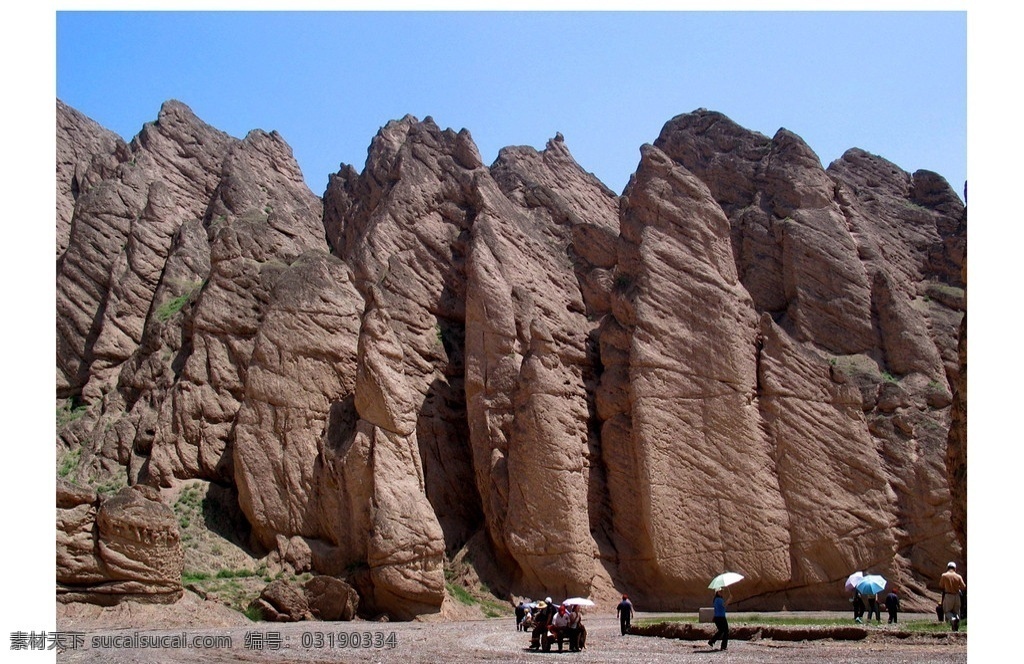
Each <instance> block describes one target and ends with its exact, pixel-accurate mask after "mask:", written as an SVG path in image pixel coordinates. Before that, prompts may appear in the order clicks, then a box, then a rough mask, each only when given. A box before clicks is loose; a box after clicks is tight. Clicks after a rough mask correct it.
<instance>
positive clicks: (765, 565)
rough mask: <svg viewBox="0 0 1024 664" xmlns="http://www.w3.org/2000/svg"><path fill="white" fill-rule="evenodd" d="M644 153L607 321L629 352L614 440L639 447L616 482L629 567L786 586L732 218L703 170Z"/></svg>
mask: <svg viewBox="0 0 1024 664" xmlns="http://www.w3.org/2000/svg"><path fill="white" fill-rule="evenodd" d="M641 153H642V156H641V161H640V166H639V168H638V170H637V173H636V175H634V176H633V179H632V180H631V181H630V183H629V186H627V188H626V191H625V193H624V194H623V200H622V227H621V235H620V239H619V255H618V267H617V270H616V285H617V291H616V294H615V295H614V296H613V299H612V303H613V304H612V311H613V314H614V319H613V320H609V321H608V324H607V327H606V329H605V330H604V336H606V337H607V341H606V342H605V344H606V346H607V347H609V349H610V352H609V353H608V356H609V360H613V361H614V362H616V363H620V364H618V366H615V368H614V370H609V371H608V372H606V374H605V377H606V379H607V380H608V381H609V382H615V383H620V386H614V389H615V392H616V393H617V396H618V397H619V399H618V400H617V402H616V403H614V404H608V405H607V406H606V408H605V413H604V416H605V417H606V418H607V420H608V421H607V422H606V427H605V441H606V442H611V440H612V439H618V440H615V443H614V445H615V448H616V449H617V450H620V451H621V453H622V454H623V456H628V457H629V459H628V461H627V462H626V463H625V464H623V467H622V468H619V469H616V472H615V480H614V482H613V483H612V509H613V514H618V513H619V512H620V510H621V512H622V513H623V514H624V518H621V519H617V522H616V528H615V530H616V534H617V538H616V541H617V542H622V543H623V548H625V549H626V550H628V551H629V552H630V555H629V556H628V557H626V556H624V557H623V560H622V566H623V571H626V570H629V576H630V577H632V578H631V581H632V583H633V584H634V585H636V586H637V587H638V588H642V589H647V588H654V587H661V588H666V589H671V591H670V593H671V594H672V595H685V596H691V597H696V596H698V595H699V594H700V593H701V592H704V591H705V590H706V588H707V580H708V579H710V578H711V577H714V576H715V575H716V572H715V570H720V569H745V570H749V571H750V574H749V575H748V576H750V578H751V579H753V580H754V581H753V583H754V584H756V586H757V589H756V591H767V590H774V589H778V588H781V587H783V586H784V585H785V584H786V582H787V581H788V580H789V578H790V576H791V574H790V559H789V550H790V549H789V546H790V534H789V528H788V522H789V518H788V515H787V513H786V510H785V506H784V503H783V500H782V496H781V493H780V488H779V482H778V478H777V477H776V475H775V463H774V462H775V460H774V459H773V458H772V450H771V448H770V447H769V444H768V440H767V438H766V436H765V435H764V432H763V431H762V429H761V427H760V426H759V424H760V421H759V415H758V404H757V390H756V380H757V374H756V362H757V358H756V346H755V339H756V335H757V318H756V315H755V313H754V310H753V308H752V306H751V304H752V303H751V301H750V297H749V295H748V294H747V293H746V291H745V290H744V289H743V287H742V286H741V284H740V283H739V279H738V278H737V274H736V266H735V263H734V262H733V258H732V252H731V250H730V244H729V222H728V219H727V218H726V217H725V215H724V214H723V213H722V211H721V209H720V208H719V206H718V205H717V204H716V203H715V201H714V199H713V198H712V196H711V192H710V191H709V190H708V189H707V187H706V186H705V185H703V184H702V183H701V182H700V181H699V180H698V179H697V178H696V177H694V176H693V175H692V174H691V173H689V172H687V171H686V170H685V169H684V168H682V167H680V166H678V165H676V164H674V163H673V162H672V161H671V160H670V159H669V158H668V156H667V155H666V154H665V153H664V152H662V151H661V150H659V149H658V148H655V147H651V146H646V147H645V148H644V149H643V150H642V151H641ZM602 341H604V339H602ZM606 362H608V360H606ZM622 382H624V383H625V384H624V385H621V383H622ZM612 387H613V386H609V391H611V389H612ZM613 458H614V457H613ZM611 463H612V460H611V459H610V460H609V464H611ZM637 521H639V523H636V522H637ZM641 525H643V526H644V527H643V528H640V529H638V528H637V527H638V526H641ZM638 533H639V534H640V535H639V536H638Z"/></svg>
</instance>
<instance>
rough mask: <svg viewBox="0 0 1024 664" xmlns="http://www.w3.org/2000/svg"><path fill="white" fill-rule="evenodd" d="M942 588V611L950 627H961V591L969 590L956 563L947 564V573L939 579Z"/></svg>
mask: <svg viewBox="0 0 1024 664" xmlns="http://www.w3.org/2000/svg"><path fill="white" fill-rule="evenodd" d="M939 586H941V588H942V613H943V615H944V616H945V619H946V622H947V623H949V626H950V628H951V629H952V630H953V631H954V632H956V631H959V629H960V593H961V592H963V591H964V590H967V584H966V583H964V578H963V577H962V576H960V575H959V574H957V573H956V563H954V562H950V563H949V564H948V565H946V573H945V574H943V575H942V577H941V578H940V579H939Z"/></svg>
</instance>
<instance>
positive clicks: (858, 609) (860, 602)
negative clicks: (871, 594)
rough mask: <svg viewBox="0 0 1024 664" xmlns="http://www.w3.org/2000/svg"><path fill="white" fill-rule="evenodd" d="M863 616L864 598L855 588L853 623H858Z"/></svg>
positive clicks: (869, 618) (869, 617)
mask: <svg viewBox="0 0 1024 664" xmlns="http://www.w3.org/2000/svg"><path fill="white" fill-rule="evenodd" d="M863 615H864V598H863V597H862V596H861V594H860V591H859V590H857V589H856V588H854V589H853V622H855V623H860V622H861V619H860V618H861V616H863ZM868 620H871V616H870V615H869V616H868Z"/></svg>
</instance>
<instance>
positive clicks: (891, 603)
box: [885, 586, 900, 625]
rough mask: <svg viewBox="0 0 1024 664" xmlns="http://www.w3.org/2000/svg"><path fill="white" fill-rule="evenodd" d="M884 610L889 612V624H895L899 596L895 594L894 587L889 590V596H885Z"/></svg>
mask: <svg viewBox="0 0 1024 664" xmlns="http://www.w3.org/2000/svg"><path fill="white" fill-rule="evenodd" d="M885 610H886V611H888V612H889V624H890V625H894V624H896V622H897V620H896V614H897V613H899V610H900V596H899V595H897V594H896V587H895V586H894V587H892V588H889V594H888V595H886V596H885Z"/></svg>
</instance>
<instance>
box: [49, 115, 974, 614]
mask: <svg viewBox="0 0 1024 664" xmlns="http://www.w3.org/2000/svg"><path fill="white" fill-rule="evenodd" d="M57 113H58V138H59V140H58V167H57V190H58V208H57V227H58V246H57V254H58V259H57V261H58V265H57V268H58V269H57V286H58V288H57V321H56V323H57V335H58V346H57V386H56V388H57V393H56V396H57V399H58V419H59V421H58V441H57V445H58V456H59V459H60V468H59V474H60V475H61V476H62V477H67V478H68V479H71V480H74V481H76V482H78V483H79V484H80V485H86V484H90V483H91V484H93V485H97V484H100V485H102V486H100V489H101V490H109V489H110V488H111V487H114V486H120V485H123V484H131V485H140V486H145V485H149V486H152V487H172V486H174V485H176V484H177V483H180V482H182V481H186V480H192V479H201V480H205V481H208V482H213V483H217V484H220V485H222V486H225V487H227V488H228V491H229V492H230V493H231V495H234V496H236V497H237V502H238V506H239V507H240V508H241V513H243V514H244V518H245V519H246V521H247V526H248V528H249V530H248V532H250V533H251V542H250V543H249V545H250V548H251V551H252V555H253V556H257V557H258V556H263V555H265V554H267V553H269V554H270V556H271V557H272V558H274V560H276V561H279V562H280V563H281V564H284V565H287V566H289V567H291V568H292V569H293V570H295V571H312V572H318V573H320V574H323V575H327V576H334V577H344V578H345V579H347V580H348V581H349V582H350V583H351V585H352V587H353V588H355V589H356V590H357V591H358V592H359V595H360V597H359V602H358V605H359V610H360V611H363V612H366V613H367V614H369V615H376V614H378V613H381V612H386V613H388V614H390V615H391V616H392V617H396V618H401V619H406V618H411V617H414V616H417V615H423V614H431V613H437V612H439V611H441V608H442V605H443V603H444V602H445V598H446V596H447V595H448V593H449V591H448V590H447V588H446V583H447V580H448V576H446V570H450V569H451V566H452V564H453V560H456V559H458V560H467V559H468V560H470V561H471V565H472V566H473V567H474V568H475V569H476V572H477V573H478V574H479V576H480V578H481V579H482V580H483V581H484V582H486V583H487V584H488V585H489V587H490V588H491V589H492V591H494V592H495V593H497V594H498V595H499V596H503V597H508V596H511V595H530V596H535V597H536V596H545V595H552V596H555V595H558V596H567V595H585V594H591V595H594V596H597V597H611V596H612V595H613V594H614V593H615V592H616V589H618V590H619V591H622V590H626V591H629V592H630V593H631V594H633V595H634V596H635V597H636V598H637V600H638V601H639V602H642V603H643V605H644V606H645V608H649V609H657V608H665V609H669V608H671V609H678V608H679V607H680V606H681V605H682V606H690V607H695V606H697V605H699V604H700V603H702V602H705V601H706V594H707V591H706V587H707V582H708V580H709V579H710V578H711V577H712V576H714V575H715V574H717V573H719V572H721V571H724V570H725V569H729V570H734V571H740V572H741V573H743V574H744V575H745V576H746V577H747V581H746V582H745V583H744V586H743V587H742V589H741V591H739V592H738V593H737V595H738V597H739V598H742V603H741V604H740V606H741V607H749V608H764V609H770V608H779V607H782V606H787V607H789V608H807V609H810V608H824V607H829V608H837V607H838V608H841V607H843V606H844V598H843V592H842V580H844V579H845V577H846V576H847V575H848V574H850V573H851V572H852V571H854V570H857V569H865V568H868V569H870V570H871V571H874V572H878V573H882V574H884V575H886V576H887V577H888V578H890V579H891V580H892V581H893V582H894V583H897V584H898V585H900V586H901V588H902V589H903V595H904V597H905V602H906V603H907V605H908V606H913V605H914V603H915V602H918V603H920V604H921V605H922V606H923V601H924V599H925V598H927V597H929V596H930V593H932V592H933V591H934V580H933V579H934V578H935V577H936V570H940V571H941V568H942V566H943V565H944V563H945V561H947V560H948V559H950V558H954V559H955V558H958V557H961V558H962V557H963V556H965V555H966V552H965V551H963V547H964V546H965V545H966V540H965V538H964V537H963V534H964V532H965V530H964V525H963V524H964V516H963V515H964V514H965V509H964V508H965V504H966V496H965V494H964V492H963V491H962V486H963V482H961V481H959V480H958V478H959V477H961V476H963V474H964V473H966V460H965V459H966V457H965V455H960V456H957V455H958V452H956V450H960V449H965V445H964V444H963V442H958V441H961V439H958V438H956V436H955V434H950V421H951V417H954V416H955V417H956V418H958V419H957V420H956V421H957V422H961V421H962V422H963V425H962V426H963V427H965V426H966V425H965V422H966V420H965V405H957V406H956V408H955V409H954V408H951V404H953V401H954V400H953V390H952V388H953V386H957V385H960V384H961V383H962V380H963V374H964V373H965V371H966V369H965V360H963V359H962V357H961V355H960V354H958V352H960V351H958V335H959V334H960V330H961V325H962V324H964V325H965V323H962V321H964V320H965V318H964V311H965V298H964V292H965V286H966V284H965V275H966V270H965V268H964V262H965V256H966V250H965V245H966V210H965V208H964V206H963V204H962V203H961V202H960V200H959V198H957V197H956V195H955V194H954V193H953V192H952V190H951V189H950V188H949V186H948V184H946V182H945V181H944V180H943V179H942V178H941V177H939V176H938V175H936V174H934V173H929V172H924V171H920V172H917V173H914V174H909V173H906V172H904V171H902V170H900V169H899V168H897V167H896V166H894V165H893V164H890V163H889V162H887V161H885V160H884V159H882V158H880V157H877V156H874V155H870V154H868V153H865V152H863V151H860V150H850V151H849V152H847V153H846V154H845V155H844V156H843V157H842V158H841V159H839V160H837V161H836V162H835V163H833V164H831V165H830V166H829V167H828V168H827V169H825V168H822V165H821V163H820V161H819V160H818V157H817V156H816V155H815V154H814V153H813V152H812V151H811V150H810V148H809V147H808V146H807V145H806V144H805V143H804V142H803V141H802V140H801V139H800V138H799V137H798V136H797V135H795V134H793V133H792V132H789V131H786V130H780V131H779V132H778V133H777V134H776V135H775V136H774V137H772V138H768V137H766V136H763V135H760V134H757V133H756V132H751V131H748V130H746V129H743V128H742V127H739V126H738V125H736V124H735V123H733V122H731V121H730V120H729V119H728V118H726V117H724V116H722V115H721V114H718V113H712V112H708V111H704V110H699V111H696V112H694V113H691V114H687V115H682V116H679V117H677V118H674V119H672V120H671V121H669V122H668V123H667V124H666V125H665V128H664V129H663V131H662V133H661V135H660V136H659V137H658V138H657V140H655V141H654V143H653V145H646V146H643V147H642V149H641V159H640V163H639V165H638V167H637V170H636V173H635V175H634V176H633V177H632V179H631V181H630V183H629V185H628V186H627V188H626V190H625V191H624V192H623V194H622V196H621V197H620V196H616V195H615V194H614V192H612V191H610V190H608V188H607V187H605V186H604V185H603V184H602V183H601V182H600V181H598V180H597V179H596V178H595V177H594V176H593V175H591V174H589V173H587V172H586V171H585V170H583V169H582V168H581V167H580V166H579V165H578V164H577V163H576V162H575V161H574V159H573V158H572V156H571V154H570V152H569V150H568V148H567V146H566V143H565V141H564V139H563V138H562V136H561V135H558V136H555V137H554V138H553V139H552V140H551V141H549V142H548V144H547V145H546V146H545V148H544V150H542V151H537V150H534V149H532V148H526V147H514V148H506V149H504V150H502V151H501V152H500V154H499V155H498V158H497V159H496V161H495V162H494V163H493V164H491V165H490V166H487V165H485V164H483V163H482V161H481V158H480V155H479V153H478V151H477V149H476V146H475V145H474V143H473V140H472V137H471V136H470V134H469V133H468V132H467V131H465V130H463V131H461V132H454V131H452V130H442V129H441V128H439V127H438V126H437V125H436V124H435V123H434V122H433V120H432V119H431V118H426V119H424V120H423V121H419V120H417V119H415V118H412V117H405V118H402V119H401V120H397V121H392V122H389V123H388V124H387V125H386V126H384V127H382V128H381V130H380V132H379V133H378V134H377V136H376V137H374V138H373V140H372V141H371V144H370V148H369V150H368V156H367V161H366V164H365V166H364V168H363V169H362V171H357V170H356V169H355V168H353V167H352V166H342V168H341V169H340V170H339V171H338V172H337V173H335V174H333V175H332V176H331V178H330V183H329V185H328V187H327V190H326V192H324V194H323V196H322V197H319V196H317V195H315V194H313V193H312V192H310V191H309V190H308V188H307V187H306V185H305V184H304V181H303V178H302V175H301V173H300V171H299V169H298V166H297V164H296V163H295V160H294V158H293V157H292V155H291V151H290V149H289V148H288V146H287V144H286V143H285V142H284V140H283V139H282V138H281V137H280V136H279V135H277V134H276V133H266V132H263V131H259V130H255V131H252V132H250V133H249V135H248V136H246V137H245V138H243V139H237V138H233V137H230V136H227V135H225V134H223V133H222V132H220V131H218V130H216V129H214V128H212V127H209V126H208V125H206V124H205V123H203V122H202V121H201V120H200V119H198V118H196V117H195V116H194V115H193V114H192V112H191V111H190V110H189V109H188V108H187V107H186V106H184V105H183V104H180V103H178V102H168V103H166V104H165V105H164V106H163V108H162V109H161V110H160V113H159V116H158V118H157V120H156V122H154V123H151V124H148V125H146V126H145V127H144V128H143V130H142V131H141V132H140V133H139V135H138V136H137V137H135V138H134V139H133V140H132V141H131V142H130V143H125V142H124V141H121V140H120V139H118V138H117V137H115V136H113V135H111V134H109V132H105V131H104V130H102V129H100V128H99V127H98V126H96V125H95V123H93V122H91V121H90V120H88V119H87V118H84V116H81V114H79V113H77V112H75V111H74V110H73V109H70V108H69V107H67V106H65V105H64V104H61V103H59V102H58V108H57ZM62 229H66V230H62ZM64 236H66V237H67V240H66V242H65V241H63V240H62V239H61V238H62V237H64ZM964 385H965V384H964ZM957 394H958V402H957V403H958V404H960V401H959V400H963V404H965V403H966V402H965V395H964V393H963V390H962V389H958V391H957ZM954 429H955V428H954ZM947 435H950V444H949V445H948V448H949V450H950V452H949V455H951V456H950V457H949V459H950V460H949V461H948V462H947V442H946V441H947ZM962 440H965V438H963V439H962ZM961 458H962V459H963V462H962V463H960V461H958V459H961ZM947 465H948V466H949V471H948V474H947ZM70 491H71V489H65V493H67V492H70ZM79 491H82V490H79ZM83 495H84V494H83ZM90 495H91V494H90ZM64 502H67V501H64ZM72 502H74V501H72ZM79 503H80V504H81V505H87V504H88V505H93V504H95V500H93V499H90V500H84V499H83V500H82V501H79ZM79 503H76V504H79ZM75 509H79V508H75ZM82 509H84V508H82ZM79 511H81V509H80V510H79ZM65 520H66V519H65ZM64 531H65V532H70V531H69V530H68V529H67V528H65V529H64ZM79 539H80V538H79ZM72 540H73V541H77V540H75V539H74V537H73V536H71V535H69V536H68V541H69V542H71V541H72ZM69 547H70V548H69ZM76 547H77V548H76ZM81 548H82V547H81V546H78V545H74V544H71V543H68V544H66V545H64V547H63V548H60V547H59V554H58V567H59V569H58V577H59V578H60V574H61V572H60V569H61V562H60V561H61V560H64V558H62V557H61V556H62V555H65V557H66V556H68V555H71V554H70V553H65V554H61V553H60V551H64V552H68V551H77V550H78V549H81ZM86 548H88V547H86ZM83 551H84V549H83ZM75 555H77V554H75ZM82 555H86V554H84V553H83V554H82ZM79 557H80V556H79ZM64 567H67V566H66V565H65V566H64ZM93 576H96V575H93ZM89 578H90V579H92V577H89ZM97 578H98V577H97ZM90 582H91V581H90ZM154 592H157V593H158V594H159V593H163V592H165V591H164V590H163V586H160V589H159V590H155V591H154Z"/></svg>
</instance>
